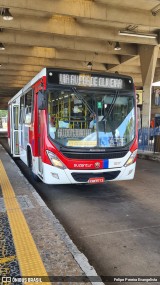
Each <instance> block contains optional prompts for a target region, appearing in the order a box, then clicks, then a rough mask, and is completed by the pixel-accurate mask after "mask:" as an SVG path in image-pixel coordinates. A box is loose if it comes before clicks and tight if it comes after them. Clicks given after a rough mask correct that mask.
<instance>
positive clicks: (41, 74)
mask: <svg viewBox="0 0 160 285" xmlns="http://www.w3.org/2000/svg"><path fill="white" fill-rule="evenodd" d="M45 75H46V68H43V69H42V70H41V71H40V72H39V73H38V74H37V75H36V76H35V77H33V78H32V79H31V81H29V82H28V83H27V84H26V85H25V86H24V87H23V88H22V89H21V90H20V91H19V92H18V93H17V94H16V95H15V96H14V97H13V98H12V99H11V100H10V101H9V102H8V104H10V103H11V102H12V101H14V100H15V99H17V98H18V97H19V96H21V94H23V93H25V92H26V91H27V90H28V89H30V87H31V86H32V85H34V84H35V83H36V82H37V81H38V80H39V79H41V78H42V76H45Z"/></svg>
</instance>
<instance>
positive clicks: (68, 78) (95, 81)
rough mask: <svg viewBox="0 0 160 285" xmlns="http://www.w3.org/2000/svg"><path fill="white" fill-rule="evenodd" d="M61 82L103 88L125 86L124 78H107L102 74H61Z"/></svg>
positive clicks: (120, 87)
mask: <svg viewBox="0 0 160 285" xmlns="http://www.w3.org/2000/svg"><path fill="white" fill-rule="evenodd" d="M59 84H64V85H77V86H88V87H102V88H116V89H122V88H123V80H122V79H119V78H107V77H101V76H99V77H98V76H91V75H88V74H77V75H76V74H67V73H60V74H59Z"/></svg>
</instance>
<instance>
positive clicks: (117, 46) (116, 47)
mask: <svg viewBox="0 0 160 285" xmlns="http://www.w3.org/2000/svg"><path fill="white" fill-rule="evenodd" d="M114 50H121V47H120V44H119V42H116V44H115V47H114Z"/></svg>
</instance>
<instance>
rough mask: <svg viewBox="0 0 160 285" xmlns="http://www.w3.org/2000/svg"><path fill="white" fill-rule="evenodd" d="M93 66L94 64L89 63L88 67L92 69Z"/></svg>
mask: <svg viewBox="0 0 160 285" xmlns="http://www.w3.org/2000/svg"><path fill="white" fill-rule="evenodd" d="M92 66H93V64H92V62H91V61H89V62H88V63H87V67H88V68H90V69H92Z"/></svg>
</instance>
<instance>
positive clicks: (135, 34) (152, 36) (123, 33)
mask: <svg viewBox="0 0 160 285" xmlns="http://www.w3.org/2000/svg"><path fill="white" fill-rule="evenodd" d="M118 34H119V35H120V36H129V37H139V38H147V39H156V38H157V34H144V33H139V32H133V31H129V30H124V31H119V32H118Z"/></svg>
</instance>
